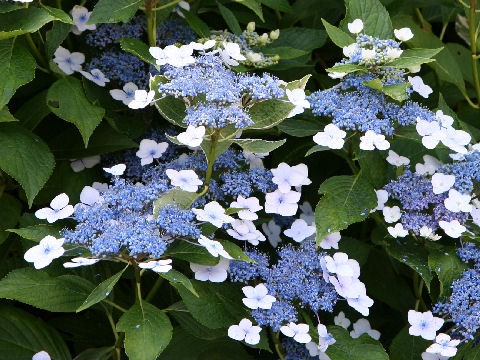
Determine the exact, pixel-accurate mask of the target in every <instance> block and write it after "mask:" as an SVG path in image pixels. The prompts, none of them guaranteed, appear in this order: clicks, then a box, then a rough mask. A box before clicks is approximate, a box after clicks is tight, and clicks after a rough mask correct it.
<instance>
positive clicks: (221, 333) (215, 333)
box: [168, 302, 225, 340]
mask: <svg viewBox="0 0 480 360" xmlns="http://www.w3.org/2000/svg"><path fill="white" fill-rule="evenodd" d="M180 303H181V304H182V305H183V306H184V308H182V309H179V310H178V311H175V310H169V311H168V314H169V315H171V316H172V317H173V318H174V319H175V320H176V321H177V322H178V323H179V324H180V326H181V327H182V328H183V329H185V330H186V331H188V333H189V334H190V335H191V336H193V337H196V338H199V339H204V340H215V339H218V338H225V329H209V328H207V327H206V326H203V325H202V324H200V323H199V322H198V321H197V320H195V319H194V318H193V317H192V315H190V313H189V312H188V309H187V308H186V307H185V304H183V302H180Z"/></svg>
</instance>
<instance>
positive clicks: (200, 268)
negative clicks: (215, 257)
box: [190, 257, 230, 283]
mask: <svg viewBox="0 0 480 360" xmlns="http://www.w3.org/2000/svg"><path fill="white" fill-rule="evenodd" d="M229 267H230V260H228V259H225V258H223V257H220V261H219V262H218V264H217V265H214V266H208V265H200V264H194V263H190V269H192V271H193V272H194V273H195V280H199V281H210V282H214V283H220V282H224V281H225V280H227V276H228V272H227V270H228V269H229Z"/></svg>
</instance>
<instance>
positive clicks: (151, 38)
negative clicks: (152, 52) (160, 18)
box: [144, 0, 157, 46]
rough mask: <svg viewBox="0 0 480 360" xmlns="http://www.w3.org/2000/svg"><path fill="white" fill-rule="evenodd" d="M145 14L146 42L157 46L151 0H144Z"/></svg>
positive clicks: (155, 20)
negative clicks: (146, 0) (145, 0)
mask: <svg viewBox="0 0 480 360" xmlns="http://www.w3.org/2000/svg"><path fill="white" fill-rule="evenodd" d="M144 11H145V16H146V17H147V34H148V44H149V45H150V46H157V24H156V22H157V17H156V15H155V14H154V13H153V11H152V1H151V0H149V1H148V2H145V10H144Z"/></svg>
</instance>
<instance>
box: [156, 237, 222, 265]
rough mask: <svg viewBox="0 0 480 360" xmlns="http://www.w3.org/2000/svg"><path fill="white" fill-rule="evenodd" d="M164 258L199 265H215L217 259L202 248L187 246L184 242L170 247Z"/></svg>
mask: <svg viewBox="0 0 480 360" xmlns="http://www.w3.org/2000/svg"><path fill="white" fill-rule="evenodd" d="M165 256H170V257H173V258H177V259H182V260H186V261H189V262H192V263H195V264H200V265H209V266H213V265H217V264H218V261H219V258H215V257H213V256H212V255H210V253H209V252H208V251H207V250H206V249H205V248H204V247H202V246H196V245H193V244H189V243H187V242H185V241H178V242H177V243H173V244H172V245H170V246H169V247H168V249H167V251H166V252H165Z"/></svg>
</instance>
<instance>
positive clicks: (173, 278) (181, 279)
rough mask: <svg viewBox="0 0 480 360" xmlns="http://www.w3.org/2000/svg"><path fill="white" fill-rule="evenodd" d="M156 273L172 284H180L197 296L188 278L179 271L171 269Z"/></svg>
mask: <svg viewBox="0 0 480 360" xmlns="http://www.w3.org/2000/svg"><path fill="white" fill-rule="evenodd" d="M158 275H159V276H161V277H162V278H164V279H166V280H167V281H168V282H169V283H170V284H172V286H175V287H178V285H182V286H183V287H184V288H185V289H187V290H188V291H190V292H191V293H192V294H193V295H195V296H198V293H197V292H196V290H195V289H194V287H193V285H192V282H191V281H190V279H189V278H187V277H186V276H185V275H183V274H182V273H181V272H178V271H177V270H173V269H171V270H169V271H168V272H166V273H158Z"/></svg>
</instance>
